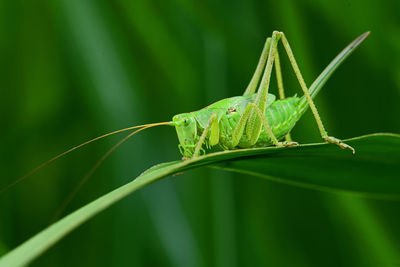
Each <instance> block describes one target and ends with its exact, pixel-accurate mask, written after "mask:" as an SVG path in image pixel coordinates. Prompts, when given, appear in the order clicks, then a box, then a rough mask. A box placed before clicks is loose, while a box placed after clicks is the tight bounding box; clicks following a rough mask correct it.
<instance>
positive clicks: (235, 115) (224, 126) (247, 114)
mask: <svg viewBox="0 0 400 267" xmlns="http://www.w3.org/2000/svg"><path fill="white" fill-rule="evenodd" d="M368 34H369V32H366V33H364V34H362V35H361V36H359V37H358V38H356V39H355V40H354V41H353V42H352V43H350V44H349V45H348V46H347V47H346V48H345V49H344V50H343V51H342V52H341V53H340V54H339V55H338V56H337V57H336V58H335V59H334V60H333V61H332V62H331V63H330V64H329V65H328V66H327V67H326V69H325V70H324V71H323V72H322V73H321V74H320V76H319V77H318V78H317V79H316V80H315V81H314V83H313V84H312V85H311V87H310V89H308V88H307V86H306V84H305V82H304V79H303V77H302V75H301V72H300V69H299V67H298V66H297V63H296V60H295V58H294V55H293V53H292V50H291V48H290V46H289V43H288V41H287V39H286V37H285V35H284V33H282V32H278V31H274V32H273V34H272V37H270V38H267V40H266V42H265V45H264V49H263V51H262V54H261V57H260V60H259V63H258V65H257V68H256V71H255V73H254V75H253V78H252V79H251V81H250V83H249V85H248V87H247V89H246V90H245V92H244V94H243V96H237V97H231V98H226V99H223V100H220V101H218V102H216V103H214V104H212V105H210V106H208V107H206V108H203V109H201V110H199V111H195V112H190V113H183V114H179V115H176V116H174V117H173V120H172V121H173V122H172V123H171V125H174V126H175V128H176V131H177V134H178V138H179V143H180V144H179V148H180V151H181V153H182V155H183V157H184V158H191V157H197V156H198V155H199V153H200V151H201V150H203V148H202V147H203V145H206V147H211V146H214V145H217V144H218V145H220V147H221V148H222V149H224V150H228V149H235V148H240V147H241V148H248V147H259V146H269V145H275V146H296V145H298V143H296V142H292V141H291V140H290V136H288V134H289V132H290V131H291V130H292V128H293V127H294V125H295V124H296V122H297V121H298V120H299V119H300V117H301V116H302V115H303V114H304V112H305V111H306V110H307V109H308V107H310V108H311V111H312V113H313V115H314V118H315V121H316V122H317V125H318V129H319V131H320V134H321V137H322V139H323V140H325V141H326V142H328V143H334V144H337V145H338V146H340V147H341V148H343V149H346V148H347V149H350V150H351V151H352V152H353V153H355V150H354V148H352V147H351V146H349V145H347V144H345V143H343V142H342V141H340V140H339V139H337V138H335V137H332V136H328V134H327V132H326V130H325V128H324V125H323V123H322V121H321V118H320V116H319V114H318V111H317V108H316V107H315V104H314V102H313V98H314V97H315V96H316V95H317V93H318V92H319V91H320V90H321V88H322V87H323V85H324V84H325V82H326V81H327V79H328V78H329V77H330V75H331V74H332V73H333V71H334V70H335V69H336V68H337V67H338V66H339V65H340V63H341V62H342V61H343V60H344V59H345V58H346V57H348V56H349V55H350V53H351V52H352V51H353V50H354V49H355V48H356V47H357V46H358V45H359V44H360V43H361V42H362V41H363V40H364V39H365V38H366V37H367V36H368ZM279 40H282V43H283V46H284V47H285V50H286V53H287V55H288V57H289V61H290V63H291V65H292V67H293V70H294V72H295V74H296V77H297V79H298V81H299V83H300V86H301V89H302V90H303V93H304V96H303V97H301V98H300V97H296V96H294V97H289V98H284V89H283V83H282V74H281V68H280V61H279V54H278V50H277V45H278V42H279ZM274 63H275V70H276V77H277V81H278V89H279V95H280V100H275V96H274V95H272V94H269V93H268V91H269V83H270V78H271V73H272V66H273V64H274ZM263 69H264V74H263V76H262V79H261V82H259V80H260V77H261V72H262V70H263ZM258 84H259V87H258V91H257V93H256V89H257V85H258ZM285 136H286V141H285V142H280V141H279V140H281V139H282V138H283V137H285Z"/></svg>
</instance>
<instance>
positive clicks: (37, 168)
mask: <svg viewBox="0 0 400 267" xmlns="http://www.w3.org/2000/svg"><path fill="white" fill-rule="evenodd" d="M159 125H173V122H158V123H150V124H143V125H137V126H132V127H128V128H124V129H120V130H117V131H113V132H110V133H107V134H103V135H101V136H98V137H96V138H93V139H91V140H89V141H86V142H84V143H82V144H80V145H77V146H74V147H72V148H70V149H68V150H67V151H65V152H63V153H61V154H58V155H57V156H55V157H53V158H51V159H49V160H48V161H45V162H43V163H42V164H40V165H39V166H37V167H36V168H34V169H33V170H31V171H30V172H28V173H27V174H25V175H24V176H22V177H20V178H18V179H17V180H15V181H14V182H12V183H11V184H9V185H7V186H6V187H4V188H3V189H1V190H0V195H1V194H3V193H4V192H6V191H7V190H8V189H10V188H12V187H14V186H15V185H16V184H18V183H20V182H22V181H23V180H25V179H26V178H28V177H30V176H32V175H33V174H35V173H36V172H37V171H39V170H40V169H42V168H44V167H46V166H47V165H49V164H50V163H52V162H53V161H55V160H57V159H59V158H61V157H63V156H65V155H67V154H69V153H71V152H72V151H74V150H77V149H78V148H81V147H83V146H85V145H88V144H90V143H92V142H94V141H97V140H99V139H102V138H104V137H107V136H110V135H113V134H117V133H121V132H125V131H130V130H133V129H137V128H144V129H147V128H150V127H154V126H159ZM144 129H143V130H144Z"/></svg>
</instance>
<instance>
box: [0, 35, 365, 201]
mask: <svg viewBox="0 0 400 267" xmlns="http://www.w3.org/2000/svg"><path fill="white" fill-rule="evenodd" d="M368 35H369V32H366V33H364V34H362V35H360V36H359V37H357V38H356V39H355V40H354V41H352V42H351V43H350V44H349V45H348V46H347V47H346V48H344V49H343V51H342V52H340V53H339V54H338V55H337V56H336V57H335V58H334V59H333V60H332V62H331V63H330V64H329V65H328V66H327V67H326V68H325V69H324V71H323V72H322V73H321V74H320V75H319V76H318V77H317V79H316V80H315V81H314V82H313V83H312V85H311V86H310V88H307V86H306V84H305V82H304V79H303V77H302V75H301V72H300V69H299V67H298V66H297V63H296V60H295V58H294V55H293V53H292V50H291V48H290V46H289V43H288V41H287V39H286V37H285V35H284V34H283V33H282V32H278V31H274V32H273V34H272V37H269V38H267V40H266V42H265V45H264V48H263V50H262V53H261V57H260V59H259V62H258V65H257V68H256V71H255V72H254V75H253V77H252V79H251V80H250V83H249V85H248V86H247V88H246V90H245V92H244V94H243V96H235V97H231V98H226V99H223V100H220V101H218V102H216V103H214V104H211V105H209V106H207V107H205V108H203V109H201V110H198V111H195V112H189V113H183V114H179V115H176V116H174V117H173V119H172V121H171V122H161V123H152V124H145V125H138V126H133V127H129V128H125V129H121V130H117V131H114V132H111V133H108V134H105V135H102V136H99V137H96V138H94V139H92V140H89V141H87V142H85V143H82V144H80V145H78V146H75V147H73V148H71V149H69V150H67V151H65V152H63V153H61V154H59V155H58V156H56V157H54V158H52V159H50V160H48V161H46V162H44V163H43V164H41V165H40V166H38V167H37V168H35V169H34V170H32V171H31V172H29V173H28V174H26V175H25V176H23V177H21V178H20V179H18V180H16V181H15V182H14V183H12V184H11V185H9V186H7V187H6V188H4V189H3V190H0V194H1V193H2V192H4V191H6V190H7V189H8V188H10V187H12V186H14V185H15V184H17V183H19V182H20V181H22V180H24V179H25V178H27V177H29V176H31V175H32V174H33V173H35V172H37V171H38V170H39V169H41V168H42V167H44V166H46V165H48V164H50V163H51V162H53V161H54V160H56V159H58V158H60V157H62V156H64V155H66V154H68V153H70V152H72V151H74V150H76V149H78V148H80V147H82V146H84V145H87V144H89V143H91V142H94V141H96V140H99V139H101V138H104V137H106V136H110V135H112V134H116V133H119V132H123V131H129V130H133V129H136V131H134V132H132V133H130V134H129V135H128V136H126V137H125V138H124V139H122V140H121V141H120V142H119V143H117V144H116V145H114V146H113V147H112V148H111V149H110V150H109V151H108V152H107V153H106V154H105V155H104V156H103V157H102V158H101V159H100V160H99V161H98V162H97V164H96V165H95V166H94V167H93V168H92V169H91V170H90V171H89V172H88V174H87V175H86V176H85V178H84V179H83V181H82V182H81V183H80V185H79V186H78V188H79V187H80V186H82V184H83V183H84V182H85V181H86V180H87V178H88V177H89V176H90V175H91V174H92V173H93V171H94V170H95V169H96V168H97V167H98V166H99V165H100V164H101V162H103V161H104V159H106V158H107V157H108V155H110V153H111V152H112V151H114V150H115V149H116V148H117V147H118V146H119V145H121V144H122V143H123V142H124V141H126V140H127V139H128V138H130V137H131V136H133V135H134V134H136V133H138V132H140V131H142V130H145V129H148V128H151V127H154V126H159V125H170V126H174V127H175V128H176V132H177V135H178V140H179V145H178V147H179V150H180V152H181V154H182V156H183V159H188V158H192V157H197V156H199V155H200V153H201V152H205V149H204V148H203V146H206V148H210V147H212V146H215V145H219V146H220V147H221V148H222V149H224V150H231V149H237V148H249V147H260V146H270V145H275V146H296V145H298V143H296V142H293V141H291V140H290V135H289V133H290V131H291V130H292V128H293V127H294V126H295V124H296V122H297V121H298V120H299V119H300V118H301V116H302V115H303V114H304V112H305V111H306V110H307V109H308V107H310V108H311V111H312V113H313V115H314V117H315V120H316V122H317V125H318V129H319V131H320V134H321V137H322V139H323V140H325V141H326V142H328V143H334V144H337V145H338V146H340V147H341V148H343V149H350V150H351V151H352V152H353V153H354V152H355V150H354V149H353V148H352V147H350V146H349V145H347V144H345V143H343V142H341V141H340V140H339V139H337V138H335V137H331V136H328V134H327V132H326V130H325V128H324V126H323V123H322V121H321V118H320V116H319V114H318V111H317V109H316V107H315V104H314V102H313V98H314V97H315V96H316V95H317V93H318V92H319V91H320V90H321V88H322V87H323V85H324V84H325V82H326V81H327V80H328V79H329V77H330V76H331V75H332V73H333V72H334V71H335V70H336V69H337V68H338V67H339V65H340V64H341V63H342V62H343V61H344V60H345V59H346V58H347V57H348V56H349V55H350V54H351V53H352V52H353V51H354V50H355V49H356V48H357V47H358V46H359V45H360V44H361V43H362V42H363V41H364V39H365V38H367V36H368ZM280 40H281V41H282V44H283V46H284V48H285V50H286V53H287V55H288V57H289V61H290V63H291V65H292V68H293V70H294V72H295V74H296V77H297V79H298V81H299V83H300V87H301V88H302V90H303V93H304V95H303V96H302V97H297V96H293V97H289V98H285V95H284V89H283V83H282V74H281V68H280V60H279V54H278V49H277V45H278V43H279V41H280ZM274 64H275V72H276V78H277V84H278V90H279V96H280V99H279V100H276V97H275V96H274V95H272V94H269V83H270V78H271V74H272V67H273V65H274ZM263 70H264V73H263V75H262V78H261V74H262V72H263ZM260 78H261V81H260ZM257 86H258V90H257ZM256 90H257V92H256ZM283 138H285V139H286V141H284V142H282V141H280V140H282V139H283ZM78 188H76V190H75V191H74V192H73V193H72V194H71V195H70V197H69V198H68V200H67V202H68V201H69V200H70V199H71V198H72V197H73V195H74V194H75V193H76V192H77V190H78ZM67 202H66V203H67ZM66 203H65V205H66Z"/></svg>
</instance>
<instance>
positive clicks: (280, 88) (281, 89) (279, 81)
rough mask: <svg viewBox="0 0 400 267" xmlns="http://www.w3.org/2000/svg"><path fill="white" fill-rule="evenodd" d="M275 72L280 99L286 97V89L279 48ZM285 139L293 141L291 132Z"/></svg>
mask: <svg viewBox="0 0 400 267" xmlns="http://www.w3.org/2000/svg"><path fill="white" fill-rule="evenodd" d="M275 73H276V81H277V84H278V91H279V99H284V98H285V89H284V87H283V79H282V71H281V62H280V59H279V50H278V49H276V54H275ZM285 140H286V141H287V142H291V141H292V137H291V136H290V133H288V134H286V136H285Z"/></svg>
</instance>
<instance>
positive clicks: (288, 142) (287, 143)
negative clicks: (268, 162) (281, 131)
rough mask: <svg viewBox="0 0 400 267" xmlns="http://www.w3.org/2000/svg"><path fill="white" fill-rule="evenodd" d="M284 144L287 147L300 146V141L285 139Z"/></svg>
mask: <svg viewBox="0 0 400 267" xmlns="http://www.w3.org/2000/svg"><path fill="white" fill-rule="evenodd" d="M283 146H286V147H292V146H299V143H297V142H293V141H285V142H283Z"/></svg>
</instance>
